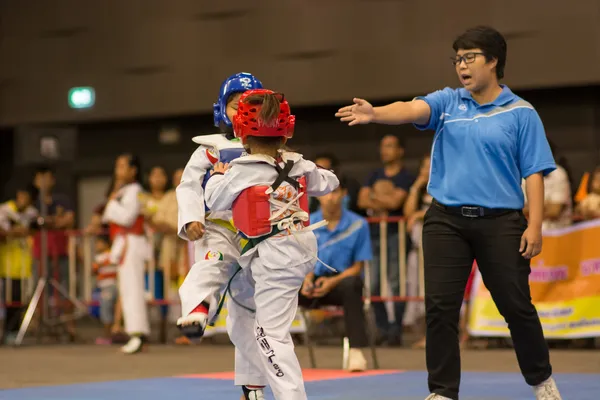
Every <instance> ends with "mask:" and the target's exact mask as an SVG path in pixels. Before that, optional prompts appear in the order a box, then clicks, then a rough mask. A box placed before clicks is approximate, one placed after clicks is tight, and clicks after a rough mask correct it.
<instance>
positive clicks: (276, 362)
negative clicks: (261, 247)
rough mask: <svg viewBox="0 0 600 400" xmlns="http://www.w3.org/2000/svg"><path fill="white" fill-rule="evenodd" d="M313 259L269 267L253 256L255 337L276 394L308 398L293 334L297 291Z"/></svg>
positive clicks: (301, 399)
mask: <svg viewBox="0 0 600 400" xmlns="http://www.w3.org/2000/svg"><path fill="white" fill-rule="evenodd" d="M313 266H314V263H313V262H312V261H311V262H309V263H304V264H300V265H285V266H281V267H280V268H276V269H274V268H269V267H267V266H266V265H264V264H263V263H262V261H261V258H260V257H256V258H255V259H254V260H252V264H251V267H252V276H253V277H254V280H255V282H256V285H255V288H256V289H255V290H256V293H255V295H254V300H255V302H256V341H257V345H258V348H259V350H260V351H261V353H262V354H261V357H260V360H261V362H262V364H263V367H264V371H265V374H266V375H267V379H268V382H269V385H270V386H271V389H272V390H273V393H274V394H275V398H276V399H278V400H283V399H285V400H306V398H307V397H306V391H305V389H304V381H303V379H302V370H301V368H300V363H299V362H298V358H297V357H296V353H295V352H294V343H293V341H292V336H291V334H290V328H291V327H292V322H293V320H294V318H295V316H296V311H297V309H298V292H299V290H300V288H301V286H302V282H303V280H304V277H305V276H306V274H307V273H309V272H310V271H312V269H313Z"/></svg>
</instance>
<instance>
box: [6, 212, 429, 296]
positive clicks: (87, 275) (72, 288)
mask: <svg viewBox="0 0 600 400" xmlns="http://www.w3.org/2000/svg"><path fill="white" fill-rule="evenodd" d="M368 222H369V223H370V224H378V225H379V238H380V249H379V259H380V262H379V276H380V280H379V281H380V290H379V291H376V290H372V289H374V288H369V289H370V290H369V293H380V295H378V296H372V295H371V297H370V298H369V299H365V300H368V301H370V302H389V301H392V302H396V301H421V300H422V299H423V294H424V274H423V251H422V246H421V245H420V243H419V246H418V254H419V266H418V283H417V287H418V290H417V295H416V296H407V283H409V282H408V268H407V257H406V256H407V253H408V250H409V249H407V231H406V223H405V220H404V219H403V218H400V217H388V218H368ZM391 224H396V225H397V228H398V253H399V254H398V257H397V259H398V265H389V260H388V236H389V235H388V233H389V228H390V225H391ZM67 235H68V251H67V253H68V260H69V279H68V288H66V289H67V291H68V293H69V295H70V296H71V297H73V298H77V299H80V300H81V301H83V302H84V303H85V304H88V305H96V304H97V302H94V301H92V300H93V292H94V289H95V287H96V279H95V275H94V271H93V264H94V258H95V251H94V242H95V238H96V236H94V235H91V234H86V233H84V232H82V231H74V230H73V231H67ZM148 240H149V243H150V249H151V250H149V251H150V254H149V257H148V263H147V273H148V290H147V296H148V300H149V301H150V302H151V303H152V304H154V305H167V304H169V299H171V298H172V295H173V287H172V281H173V279H172V278H178V277H173V276H172V274H171V268H170V267H168V266H166V267H165V268H162V269H161V271H162V273H163V290H162V292H163V294H164V295H163V296H162V297H163V299H156V298H155V293H156V290H155V289H156V284H157V283H156V280H155V276H156V271H157V270H159V268H158V260H157V259H156V253H157V252H156V251H155V247H156V244H157V243H156V241H155V237H154V235H152V234H149V235H148ZM190 246H191V244H190ZM190 254H193V250H191V249H190ZM9 261H10V260H9ZM7 265H8V263H7ZM391 268H398V270H399V271H398V280H399V282H398V285H399V293H398V295H390V294H389V288H390V282H389V280H388V277H389V272H390V269H391ZM22 270H23V273H25V271H26V268H25V267H24V268H22ZM370 273H371V271H365V281H366V282H365V284H366V285H371V280H370ZM32 275H33V274H32ZM32 275H30V276H28V277H25V276H23V278H24V279H21V282H20V285H21V288H22V290H21V296H20V299H19V301H13V300H12V280H11V279H10V277H9V278H5V282H6V284H5V285H4V286H5V290H4V303H5V305H6V306H8V307H12V306H23V305H26V302H27V301H28V299H29V297H30V295H31V291H32V288H33V284H34V282H33V280H32V279H33V278H32ZM411 284H413V285H414V282H411Z"/></svg>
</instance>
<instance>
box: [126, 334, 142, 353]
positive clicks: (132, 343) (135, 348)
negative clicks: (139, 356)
mask: <svg viewBox="0 0 600 400" xmlns="http://www.w3.org/2000/svg"><path fill="white" fill-rule="evenodd" d="M143 347H144V340H143V339H142V338H141V337H139V336H132V337H131V339H129V341H128V342H127V344H125V345H124V346H123V347H121V352H122V353H124V354H135V353H139V352H140V351H142V349H143Z"/></svg>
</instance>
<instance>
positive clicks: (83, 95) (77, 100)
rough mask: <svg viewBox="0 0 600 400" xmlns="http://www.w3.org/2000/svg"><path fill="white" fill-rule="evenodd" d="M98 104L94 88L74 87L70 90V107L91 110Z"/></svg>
mask: <svg viewBox="0 0 600 400" xmlns="http://www.w3.org/2000/svg"><path fill="white" fill-rule="evenodd" d="M95 102H96V92H95V91H94V88H93V87H74V88H71V90H69V107H71V108H90V107H92V106H93V105H94V103H95Z"/></svg>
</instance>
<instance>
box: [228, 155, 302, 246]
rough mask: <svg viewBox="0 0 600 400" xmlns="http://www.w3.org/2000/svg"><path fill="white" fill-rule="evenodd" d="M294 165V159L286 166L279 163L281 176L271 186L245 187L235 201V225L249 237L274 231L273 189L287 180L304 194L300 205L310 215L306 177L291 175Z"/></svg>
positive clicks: (233, 207) (256, 236)
mask: <svg viewBox="0 0 600 400" xmlns="http://www.w3.org/2000/svg"><path fill="white" fill-rule="evenodd" d="M293 166H294V162H293V161H287V163H286V165H285V167H284V168H281V167H279V165H277V166H276V167H275V168H276V169H277V171H278V172H279V176H278V177H277V179H276V180H275V182H274V183H273V184H272V185H271V186H266V185H264V186H252V187H249V188H247V189H244V190H243V191H242V192H241V193H240V195H239V196H238V197H237V199H235V201H234V202H233V206H232V208H231V211H232V213H233V223H234V225H235V227H236V228H237V229H238V230H239V231H240V232H241V233H242V234H244V235H245V236H246V237H248V238H258V237H261V236H265V235H268V234H270V233H271V232H272V231H273V225H272V222H271V221H270V220H269V218H271V214H272V213H271V202H270V201H269V199H271V191H269V192H268V193H267V191H268V190H269V188H271V189H272V190H273V191H275V190H277V188H278V187H279V186H280V185H281V184H282V183H283V182H284V181H285V182H287V183H289V184H290V185H292V186H293V187H294V188H295V189H296V191H297V192H298V193H302V196H300V198H299V199H298V206H299V207H300V209H301V210H302V211H304V212H305V213H306V214H307V215H308V196H307V195H306V177H305V176H303V177H301V178H299V179H298V180H294V179H292V178H290V177H289V173H290V171H291V169H292V167H293ZM303 224H304V226H308V225H310V221H309V219H307V220H306V221H303Z"/></svg>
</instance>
